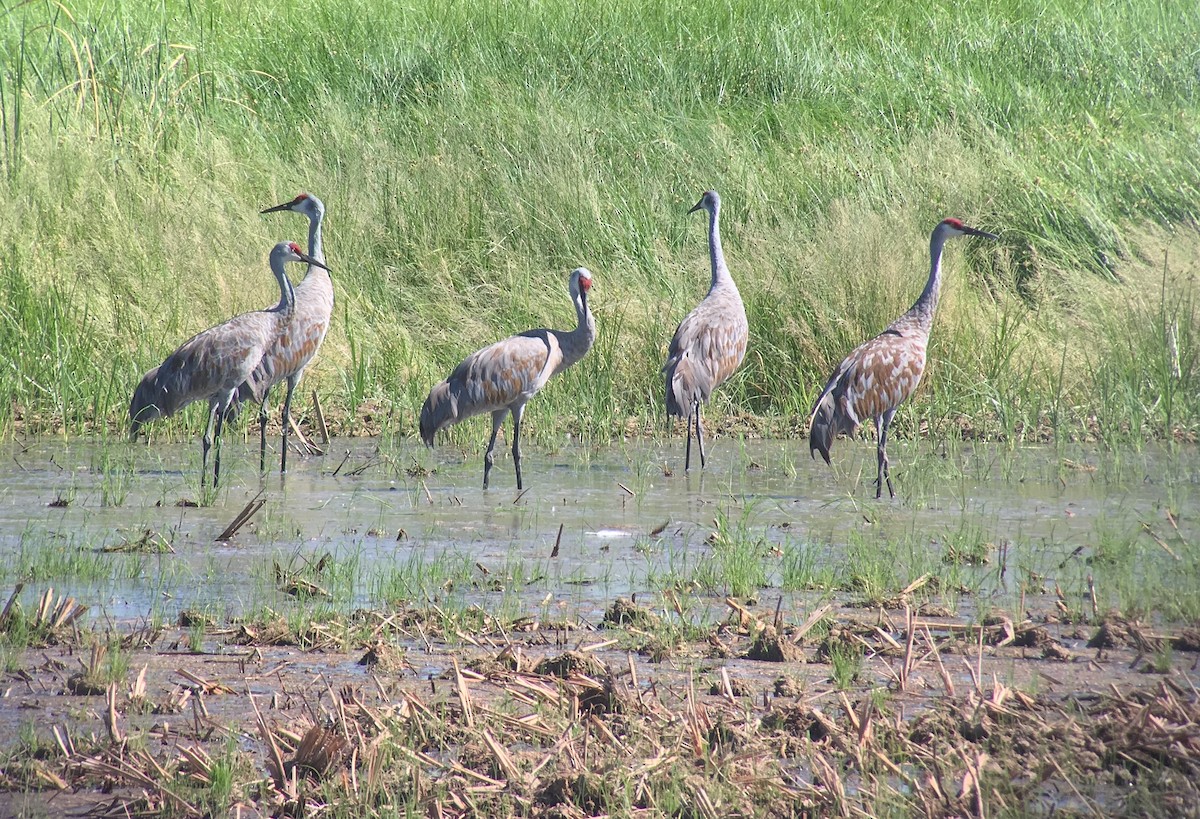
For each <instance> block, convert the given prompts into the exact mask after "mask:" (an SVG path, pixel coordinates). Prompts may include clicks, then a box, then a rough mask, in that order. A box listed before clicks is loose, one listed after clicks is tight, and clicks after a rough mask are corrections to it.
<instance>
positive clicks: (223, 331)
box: [129, 242, 321, 489]
mask: <svg viewBox="0 0 1200 819" xmlns="http://www.w3.org/2000/svg"><path fill="white" fill-rule="evenodd" d="M286 262H307V263H308V264H310V265H313V264H315V265H320V264H321V263H320V262H318V261H317V260H316V259H313V258H312V257H311V256H309V255H308V254H306V253H304V252H302V251H301V250H300V246H299V245H297V244H296V243H295V242H280V243H279V244H277V245H275V247H274V248H273V249H272V250H271V255H270V263H271V271H272V272H273V273H274V274H275V280H276V281H278V282H279V293H280V296H279V304H277V305H276V306H275V307H272V308H269V309H267V310H256V311H254V312H251V313H242V314H241V315H238V316H234V317H233V318H231V319H230V320H229V321H226V322H225V323H224V324H218V325H217V326H215V327H210V328H208V329H207V330H205V331H203V332H201V333H197V334H196V335H194V336H192V337H191V338H189V339H188V340H187V341H185V342H184V343H183V344H182V345H180V347H179V349H177V350H176V351H175V352H173V353H171V355H169V356H167V358H166V360H165V361H163V363H162V364H160V365H158V366H157V367H155V368H154V369H152V370H150V371H149V372H148V373H146V374H145V375H144V376H143V377H142V381H141V383H140V384H138V386H137V389H136V390H134V393H133V399H132V400H131V401H130V403H129V420H130V427H129V431H130V437H131V438H136V437H137V434H138V432H139V431H140V430H141V428H142V427H143V426H145V425H146V424H148V423H150V422H151V421H153V420H155V419H156V418H165V417H167V416H170V415H174V414H175V413H176V412H178V411H179V410H180V409H182V408H183V407H186V406H187V405H188V404H190V403H192V402H193V401H196V400H199V399H202V398H204V399H208V424H207V426H206V427H205V429H204V437H203V438H202V439H201V444H202V447H203V449H202V456H201V473H200V485H201V486H202V487H203V486H204V481H205V478H206V477H207V473H208V450H209V449H210V448H211V447H212V444H213V426H214V424H215V425H216V441H217V453H216V457H215V464H214V466H213V488H214V489H215V488H216V487H217V485H218V484H219V482H220V477H221V428H222V425H223V423H224V420H225V413H226V412H227V411H228V409H229V406H230V404H232V403H233V400H234V396H235V395H236V393H237V390H238V385H239V384H241V383H242V382H243V381H245V380H246V378H247V377H248V376H249V375H250V373H251V372H253V371H254V368H255V367H256V366H257V365H258V363H259V361H260V360H261V359H262V357H263V353H264V352H265V351H266V350H267V348H268V347H269V346H270V345H271V344H273V343H275V340H276V338H277V337H278V335H279V334H280V333H281V332H283V331H284V330H285V329H286V327H287V324H288V322H289V321H290V320H291V317H292V312H293V310H294V308H295V294H294V293H293V290H292V283H291V282H290V281H289V280H288V277H287V273H286V271H285V270H284V264H285V263H286Z"/></svg>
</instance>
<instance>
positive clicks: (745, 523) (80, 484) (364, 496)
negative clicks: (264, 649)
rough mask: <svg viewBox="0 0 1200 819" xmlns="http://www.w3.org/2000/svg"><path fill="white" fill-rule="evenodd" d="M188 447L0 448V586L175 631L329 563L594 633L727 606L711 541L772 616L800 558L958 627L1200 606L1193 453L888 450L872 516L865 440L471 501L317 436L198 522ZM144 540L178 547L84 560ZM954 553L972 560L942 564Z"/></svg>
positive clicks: (453, 482)
mask: <svg viewBox="0 0 1200 819" xmlns="http://www.w3.org/2000/svg"><path fill="white" fill-rule="evenodd" d="M198 449H199V447H198V446H196V445H195V444H194V443H192V442H177V443H164V444H156V445H152V446H147V445H144V444H139V445H129V444H126V443H124V442H107V443H103V442H95V441H72V442H66V443H64V442H61V441H36V442H25V443H18V444H10V445H8V446H6V447H5V448H4V451H3V458H0V563H2V565H4V566H5V567H6V569H5V574H6V577H5V580H6V586H8V587H11V586H12V585H13V584H14V583H15V582H16V581H18V580H22V579H25V580H28V581H29V590H28V591H27V594H31V593H33V591H35V590H36V591H40V590H41V589H44V588H45V587H46V586H53V587H55V588H56V589H57V590H59V591H61V592H64V593H69V594H71V595H74V596H75V597H76V598H77V599H79V600H80V601H81V602H83V603H86V604H87V605H89V606H90V607H92V609H93V613H94V614H97V615H103V616H107V617H110V618H113V619H116V620H129V619H136V618H143V617H149V616H152V615H153V616H159V617H163V618H165V619H168V620H169V619H173V618H174V616H175V615H176V614H177V613H178V612H179V611H181V610H183V609H188V608H201V609H205V610H208V611H211V612H213V613H214V614H219V615H237V614H241V613H244V612H247V611H250V610H254V609H257V608H259V607H262V606H270V607H272V608H274V609H276V610H279V609H281V608H285V607H287V606H288V605H289V604H291V598H289V597H287V596H286V595H284V594H283V593H282V592H280V590H279V588H278V582H277V581H276V578H275V575H274V567H275V566H276V565H278V566H280V567H283V568H284V569H291V570H295V569H300V568H302V567H303V566H305V565H306V564H311V563H315V562H316V561H317V560H319V558H320V557H321V556H322V555H324V554H327V553H328V554H330V555H332V557H333V558H334V559H335V560H334V564H335V569H334V570H333V571H332V574H330V573H329V572H328V571H327V572H326V573H325V574H323V575H319V576H314V577H313V580H314V582H317V583H318V584H319V585H322V587H323V588H328V589H329V590H330V591H331V592H333V600H332V602H330V603H328V605H332V606H335V607H336V608H338V609H345V610H352V609H354V608H358V607H365V606H379V605H385V604H388V603H401V602H405V601H409V602H413V603H423V602H425V601H424V598H425V597H433V598H434V599H435V600H438V601H442V602H444V603H445V604H447V605H449V604H453V603H459V604H478V605H480V606H482V607H483V608H484V609H485V610H489V611H497V610H504V611H507V612H509V613H512V612H514V611H515V612H534V613H541V615H542V616H551V615H554V614H556V613H562V614H569V615H570V616H578V617H583V618H584V619H591V620H598V619H599V617H600V616H601V614H602V612H603V610H604V609H605V608H606V607H607V606H608V605H609V604H611V602H612V600H613V599H614V598H616V597H628V596H630V595H635V594H636V595H639V596H641V598H642V599H646V598H654V599H662V597H663V595H664V594H665V595H668V596H669V595H671V594H678V595H681V596H687V595H691V594H696V595H698V596H700V597H707V598H709V599H710V602H712V604H713V605H714V607H715V608H720V600H721V598H722V597H723V595H724V594H725V593H726V592H727V591H730V590H731V586H730V584H731V582H732V580H731V577H732V574H733V572H734V571H735V570H734V569H733V568H730V565H731V564H730V563H729V562H728V561H726V562H721V561H719V560H716V559H715V557H714V552H713V550H712V548H711V547H710V545H709V543H708V542H707V539H708V538H709V536H710V535H711V534H712V533H713V532H714V531H717V530H718V529H719V530H720V531H722V532H723V533H724V535H725V540H726V542H727V543H730V542H734V543H738V544H742V545H743V546H745V549H746V550H747V551H748V553H750V554H752V555H756V556H757V558H756V559H757V561H758V562H759V565H760V567H761V569H760V570H761V571H762V572H765V578H766V579H765V583H764V584H759V585H761V586H762V588H763V590H762V591H761V593H762V594H766V595H768V596H769V597H772V598H774V597H776V596H779V595H783V596H785V597H786V598H787V604H788V605H789V606H791V605H793V604H794V605H804V604H811V602H812V601H813V600H814V599H819V598H821V597H822V596H827V595H828V594H829V593H828V592H826V591H822V590H821V589H820V588H819V587H820V586H822V585H825V586H828V582H825V583H824V584H823V583H821V582H817V583H807V584H802V585H808V586H810V588H809V589H796V590H794V591H792V590H789V591H786V592H784V591H781V589H783V588H784V587H785V586H788V585H793V584H795V581H796V578H797V577H799V576H801V575H799V574H797V571H798V570H797V569H796V568H795V567H796V565H797V561H799V563H800V565H801V566H803V567H804V572H807V574H805V575H804V576H805V577H809V578H810V579H811V578H812V577H814V576H815V577H817V578H818V579H819V580H823V581H830V580H835V581H837V582H836V584H835V585H837V587H838V589H839V591H838V593H839V594H840V595H842V596H843V597H844V598H846V599H852V598H853V597H854V596H855V590H856V589H857V588H866V589H870V588H872V586H871V583H872V578H875V579H880V578H882V579H881V580H880V581H879V582H881V583H882V584H883V588H884V589H885V590H886V588H891V587H893V586H894V588H892V590H893V591H895V590H898V589H899V588H902V587H903V586H904V585H907V583H908V582H910V581H912V580H913V579H916V578H918V577H920V576H921V575H923V574H934V575H937V576H938V577H939V578H940V579H941V580H942V581H943V594H942V596H948V597H949V598H951V599H950V602H951V603H952V604H953V606H954V607H956V608H957V609H959V610H960V611H961V610H962V607H964V606H966V607H967V608H980V607H985V606H989V605H993V604H994V605H999V606H1002V607H1009V608H1015V607H1016V606H1018V605H1020V604H1021V602H1022V595H1026V594H1027V595H1038V594H1047V593H1050V592H1051V591H1052V590H1053V589H1054V587H1055V586H1056V585H1057V586H1058V588H1059V590H1060V591H1062V593H1063V595H1064V597H1065V598H1066V599H1067V604H1068V605H1069V606H1083V605H1084V604H1085V595H1086V596H1088V597H1090V593H1089V592H1088V591H1087V577H1089V576H1091V577H1092V578H1093V581H1092V582H1093V584H1094V587H1095V588H1096V589H1097V590H1098V591H1097V597H1098V601H1097V605H1099V606H1100V607H1101V608H1105V607H1107V606H1109V605H1113V606H1122V604H1124V605H1128V604H1129V603H1130V599H1129V598H1130V597H1131V596H1134V595H1154V594H1156V593H1157V592H1156V589H1159V587H1161V586H1162V585H1163V584H1166V585H1167V586H1168V587H1169V588H1167V589H1166V590H1165V592H1164V594H1166V595H1167V597H1166V598H1165V600H1166V602H1168V603H1169V604H1170V606H1171V607H1173V608H1172V609H1171V610H1172V611H1174V610H1175V609H1177V608H1178V607H1179V606H1180V605H1184V606H1185V607H1186V605H1187V604H1188V603H1189V601H1194V599H1195V598H1194V596H1195V594H1197V593H1200V592H1197V591H1196V590H1195V589H1194V588H1192V587H1194V586H1196V584H1195V583H1194V582H1192V581H1190V580H1186V577H1188V576H1190V577H1195V574H1194V572H1195V569H1196V567H1197V562H1198V561H1197V557H1196V551H1197V550H1196V549H1195V544H1196V543H1197V536H1198V535H1200V528H1198V526H1197V522H1196V521H1197V512H1196V511H1194V510H1200V504H1198V503H1197V500H1200V453H1198V451H1197V448H1196V447H1175V448H1173V449H1166V448H1163V447H1157V446H1148V447H1143V448H1139V449H1136V450H1134V449H1132V448H1131V449H1129V450H1125V451H1121V452H1105V451H1101V450H1098V449H1096V448H1089V447H1083V446H1069V447H1065V448H1062V449H1056V448H1054V447H1046V446H1030V447H1019V448H1016V449H1011V450H1010V449H1008V448H1006V447H1003V446H999V445H991V444H986V445H972V444H955V445H953V446H951V445H942V446H936V445H933V444H930V443H928V442H906V441H900V442H896V443H894V444H893V445H892V447H891V449H892V450H893V451H892V452H891V453H890V454H891V456H892V462H893V479H894V483H895V486H896V490H897V497H896V498H895V499H891V500H889V499H887V498H886V493H885V498H884V499H883V500H879V501H877V500H875V498H874V494H875V493H874V488H873V486H872V485H871V480H872V478H873V474H874V447H873V444H872V443H870V442H869V441H866V440H859V441H840V442H839V443H838V446H837V448H836V449H835V452H834V456H835V468H834V469H830V468H829V467H826V466H825V464H824V463H820V462H816V461H813V460H811V459H810V458H809V456H808V453H807V451H806V449H805V442H803V441H760V440H752V441H744V442H742V441H731V440H720V441H716V442H713V443H711V444H710V446H709V450H708V453H707V454H708V468H707V469H706V470H704V471H703V472H702V473H700V472H699V471H695V470H694V471H693V474H690V475H685V474H683V473H682V470H681V467H682V459H683V442H682V441H681V440H678V439H671V440H642V441H635V442H630V443H624V444H617V445H611V446H605V447H600V448H592V447H585V446H581V445H579V444H576V443H574V442H571V441H566V442H564V443H563V444H562V446H560V447H558V448H555V449H552V450H551V449H545V448H538V447H533V446H527V447H526V449H525V452H524V458H523V463H522V465H523V472H524V478H525V482H526V487H527V489H526V491H525V492H517V491H516V489H515V480H514V477H513V472H512V464H511V462H510V460H509V459H508V457H507V455H506V454H505V455H504V456H501V457H498V458H497V463H496V466H495V467H494V469H493V471H492V489H491V490H489V491H484V490H482V489H481V488H480V483H481V478H482V462H481V455H480V454H479V453H478V452H476V451H470V452H464V451H463V450H461V449H458V448H456V447H453V446H448V447H441V448H439V449H437V450H434V451H432V452H431V451H429V450H426V449H425V448H423V447H420V446H419V445H416V444H415V443H413V442H409V441H399V442H392V441H379V440H375V439H345V440H336V441H334V442H332V443H331V444H330V446H329V447H328V453H329V454H327V455H325V456H320V457H308V458H301V457H292V458H289V467H291V471H290V473H289V474H288V475H287V476H286V479H283V478H281V477H280V476H279V474H278V473H274V474H271V475H268V476H267V477H266V479H265V480H262V481H261V483H260V479H259V477H258V475H257V474H256V471H255V470H254V466H255V465H256V462H257V447H256V446H247V445H244V444H240V443H239V444H235V445H228V444H227V446H226V452H225V458H224V468H225V470H226V475H225V485H224V486H223V487H222V489H221V491H220V493H219V494H218V495H217V497H216V499H215V502H214V503H212V505H211V506H202V507H194V506H179V505H177V503H178V502H180V501H182V500H192V501H195V500H199V499H200V496H199V491H198V486H197V483H198V467H199V463H198V462H199V452H198ZM497 449H498V450H499V449H500V447H499V446H498V447H497ZM273 458H274V456H273ZM274 459H275V460H276V463H277V458H274ZM669 470H676V471H675V472H674V474H666V473H667V472H668V471H669ZM335 472H336V474H334V473H335ZM260 490H261V491H262V493H263V494H262V498H263V499H264V500H265V505H264V506H263V508H262V510H261V511H259V512H258V513H257V515H255V517H254V518H253V519H252V520H251V523H250V524H248V525H247V526H246V527H244V528H243V529H242V530H241V531H240V532H239V533H238V534H237V535H236V536H235V537H234V539H233V540H232V541H230V542H228V543H216V542H214V539H215V538H216V536H217V535H218V533H220V532H221V531H222V530H223V529H224V528H225V527H226V525H227V524H228V523H229V522H230V521H231V520H232V519H233V518H234V517H235V515H236V514H237V513H238V512H239V511H240V510H241V508H242V507H243V506H244V505H245V504H246V503H247V502H248V501H249V500H251V499H252V498H254V497H255V496H256V495H258V493H259V492H260ZM56 501H58V502H60V503H65V505H57V506H56V505H51V504H53V503H55V502H56ZM560 529H561V535H560ZM147 531H150V532H152V533H155V534H156V535H157V536H158V537H159V538H161V540H162V541H164V542H167V543H169V544H170V545H171V548H172V549H173V553H169V554H161V555H158V554H121V553H102V552H101V550H104V549H106V548H112V547H114V546H117V545H119V544H121V543H123V542H125V541H127V540H131V541H136V540H137V539H138V538H140V537H141V536H142V535H143V534H144V533H145V532H147ZM556 542H557V543H558V552H557V556H556V557H552V556H551V555H552V551H553V550H554V547H555V544H556ZM963 550H966V551H972V552H978V553H979V554H980V555H986V557H987V562H985V563H982V564H979V565H976V564H975V563H974V562H971V561H967V562H964V561H955V560H947V555H948V553H950V554H953V553H956V552H961V551H963ZM718 564H719V565H718ZM789 566H790V567H791V569H789ZM322 578H324V579H322ZM789 581H790V582H789ZM889 584H891V585H889ZM813 586H816V587H818V588H815V589H814V588H811V587H813ZM959 587H962V588H961V590H960V588H959ZM964 592H969V594H966V596H964V594H963V593H964ZM1147 602H1148V603H1151V604H1154V605H1157V602H1156V601H1154V600H1153V599H1151V600H1148V601H1147ZM1086 603H1087V604H1088V605H1090V599H1089V600H1086ZM1153 607H1154V606H1153V605H1151V608H1153ZM1168 613H1169V612H1168Z"/></svg>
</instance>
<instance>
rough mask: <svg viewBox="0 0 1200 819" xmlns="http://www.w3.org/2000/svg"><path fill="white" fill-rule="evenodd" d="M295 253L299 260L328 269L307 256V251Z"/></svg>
mask: <svg viewBox="0 0 1200 819" xmlns="http://www.w3.org/2000/svg"><path fill="white" fill-rule="evenodd" d="M264 213H265V211H264ZM296 255H297V256H299V257H300V261H302V262H308V263H309V264H311V265H314V266H315V267H319V268H321V269H322V270H329V268H328V267H326V266H325V265H323V264H321V263H320V262H318V261H317V260H316V259H314V258H313V257H312V256H309V255H308V254H307V253H297V254H296ZM329 272H331V273H332V272H333V271H332V270H330V271H329Z"/></svg>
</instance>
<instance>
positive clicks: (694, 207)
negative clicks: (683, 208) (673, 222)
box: [688, 199, 704, 213]
mask: <svg viewBox="0 0 1200 819" xmlns="http://www.w3.org/2000/svg"><path fill="white" fill-rule="evenodd" d="M703 208H704V200H703V199H701V200H700V201H699V202H697V203H696V204H694V205H692V209H691V210H689V211H688V213H695V212H696V211H698V210H702V209H703Z"/></svg>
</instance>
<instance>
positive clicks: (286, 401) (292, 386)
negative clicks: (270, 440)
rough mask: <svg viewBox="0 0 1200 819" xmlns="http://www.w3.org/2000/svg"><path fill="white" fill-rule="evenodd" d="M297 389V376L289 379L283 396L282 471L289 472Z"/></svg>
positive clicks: (280, 465)
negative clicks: (293, 407) (291, 434)
mask: <svg viewBox="0 0 1200 819" xmlns="http://www.w3.org/2000/svg"><path fill="white" fill-rule="evenodd" d="M295 390H296V376H294V375H289V376H288V379H287V395H285V396H284V397H283V454H282V455H281V456H279V471H280V473H283V472H287V451H288V432H289V427H291V425H292V393H293V392H295Z"/></svg>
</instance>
